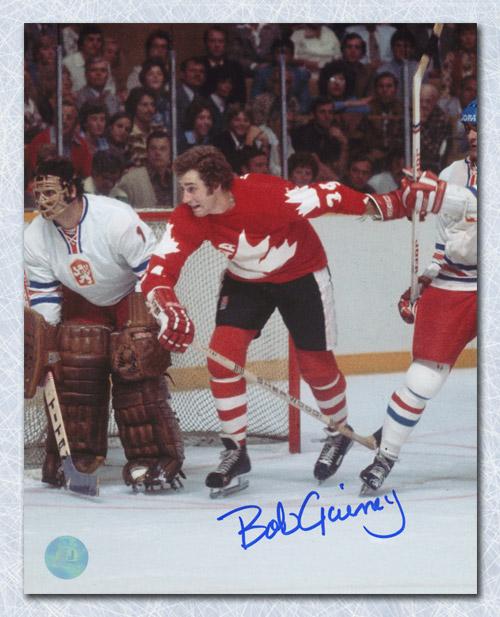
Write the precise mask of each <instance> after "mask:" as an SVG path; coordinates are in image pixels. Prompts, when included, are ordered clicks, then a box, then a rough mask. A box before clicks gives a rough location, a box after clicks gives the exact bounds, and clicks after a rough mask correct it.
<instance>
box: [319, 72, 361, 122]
mask: <svg viewBox="0 0 500 617" xmlns="http://www.w3.org/2000/svg"><path fill="white" fill-rule="evenodd" d="M318 89H319V93H320V96H326V97H329V98H330V99H331V100H332V101H333V103H334V110H335V111H337V112H339V111H351V112H358V113H368V112H369V111H370V108H369V107H368V103H369V102H370V101H371V98H372V97H371V96H367V97H365V98H363V99H356V98H355V97H354V82H353V80H352V74H351V73H350V72H349V70H348V69H346V67H345V64H344V63H343V62H342V61H338V60H336V61H334V62H329V63H328V64H327V65H326V66H325V67H324V69H323V70H322V71H321V75H320V78H319V82H318Z"/></svg>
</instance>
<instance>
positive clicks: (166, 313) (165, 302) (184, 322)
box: [147, 287, 194, 353]
mask: <svg viewBox="0 0 500 617" xmlns="http://www.w3.org/2000/svg"><path fill="white" fill-rule="evenodd" d="M147 305H148V308H149V310H150V311H151V314H152V315H153V316H154V317H155V319H156V321H157V322H158V324H159V325H160V333H159V335H158V340H159V341H160V343H161V344H162V345H163V347H165V349H168V351H176V352H178V353H184V352H185V351H186V349H187V348H188V347H189V345H190V344H191V343H192V342H193V339H194V324H193V322H192V321H191V319H190V318H189V316H188V314H187V312H186V309H185V308H184V307H183V306H182V304H180V302H179V300H178V299H177V296H176V295H175V292H174V290H173V289H172V288H171V287H155V288H154V289H152V290H151V291H150V292H149V293H148V296H147Z"/></svg>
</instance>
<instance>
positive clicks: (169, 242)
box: [155, 223, 179, 255]
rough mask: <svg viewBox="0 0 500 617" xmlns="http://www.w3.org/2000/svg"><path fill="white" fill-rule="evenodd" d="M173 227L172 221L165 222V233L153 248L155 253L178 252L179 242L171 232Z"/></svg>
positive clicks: (168, 253) (167, 253)
mask: <svg viewBox="0 0 500 617" xmlns="http://www.w3.org/2000/svg"><path fill="white" fill-rule="evenodd" d="M173 228H174V225H173V223H167V225H166V227H165V233H164V234H163V237H162V239H161V240H160V241H159V242H158V245H157V247H156V249H155V253H156V255H170V254H171V253H178V252H179V243H178V242H177V240H176V239H175V238H174V236H173V234H172V230H173Z"/></svg>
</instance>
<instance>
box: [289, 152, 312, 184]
mask: <svg viewBox="0 0 500 617" xmlns="http://www.w3.org/2000/svg"><path fill="white" fill-rule="evenodd" d="M317 175H318V163H317V162H316V159H315V158H314V156H313V155H312V154H310V153H309V152H294V154H292V155H291V156H290V157H289V159H288V176H289V178H290V181H291V182H293V183H294V184H295V186H305V185H307V184H311V182H316V178H317Z"/></svg>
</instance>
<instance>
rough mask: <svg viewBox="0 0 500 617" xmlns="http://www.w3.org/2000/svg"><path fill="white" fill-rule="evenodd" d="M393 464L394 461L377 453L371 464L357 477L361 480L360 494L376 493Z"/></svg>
mask: <svg viewBox="0 0 500 617" xmlns="http://www.w3.org/2000/svg"><path fill="white" fill-rule="evenodd" d="M394 463H395V460H393V459H390V458H388V457H387V456H384V454H382V453H380V452H379V453H378V454H377V455H376V456H375V458H374V459H373V463H372V464H371V465H368V467H366V468H365V469H363V471H362V472H361V473H360V474H359V477H360V478H361V480H363V485H362V486H361V491H360V494H361V495H366V494H368V493H369V492H370V491H377V490H378V489H379V488H380V487H381V486H382V484H383V483H384V481H385V479H386V478H387V476H388V475H389V473H390V471H391V469H392V467H393V465H394Z"/></svg>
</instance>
